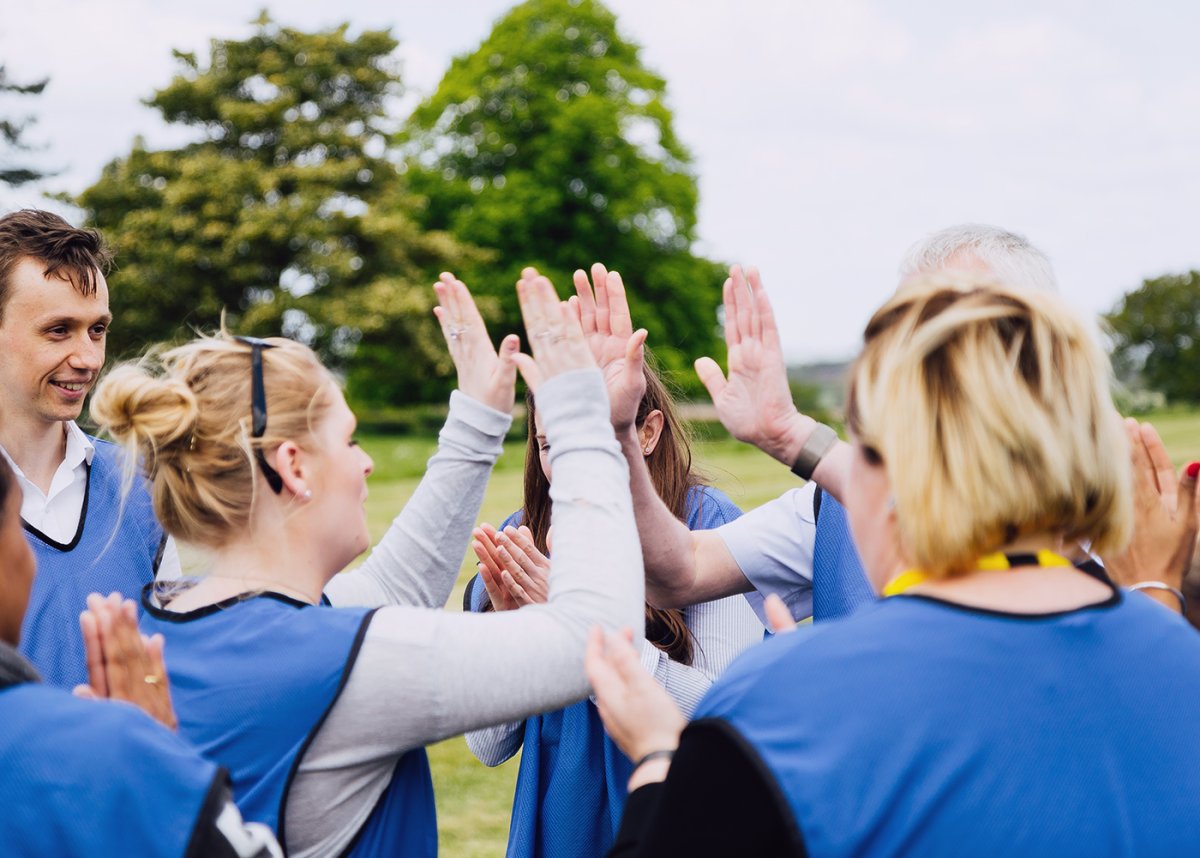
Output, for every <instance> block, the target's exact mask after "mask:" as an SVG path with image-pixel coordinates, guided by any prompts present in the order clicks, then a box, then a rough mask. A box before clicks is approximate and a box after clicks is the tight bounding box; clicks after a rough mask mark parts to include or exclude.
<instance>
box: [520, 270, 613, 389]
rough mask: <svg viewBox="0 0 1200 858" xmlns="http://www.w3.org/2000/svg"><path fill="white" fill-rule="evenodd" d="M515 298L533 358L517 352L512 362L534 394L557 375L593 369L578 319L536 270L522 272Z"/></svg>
mask: <svg viewBox="0 0 1200 858" xmlns="http://www.w3.org/2000/svg"><path fill="white" fill-rule="evenodd" d="M517 299H518V300H519V301H520V303H521V316H522V318H524V320H525V331H526V336H527V340H528V342H529V348H530V349H531V350H532V352H533V356H532V357H530V356H529V355H525V354H521V353H520V352H518V353H516V354H515V355H514V360H515V361H516V364H517V368H518V369H519V370H520V371H521V376H522V377H523V378H524V379H525V383H526V384H528V385H529V389H530V390H532V391H533V392H534V393H535V394H536V393H537V390H538V388H539V387H541V385H542V384H543V383H544V382H546V381H548V380H549V379H551V378H553V377H554V376H556V375H560V374H562V373H564V372H571V371H572V370H577V369H588V368H590V367H595V366H596V361H595V359H594V358H593V357H592V353H591V350H590V349H589V348H588V345H587V342H586V341H585V340H584V338H583V331H582V330H581V329H580V327H579V319H578V318H577V316H576V315H575V314H574V313H573V312H572V311H571V309H570V308H569V307H568V306H567V305H566V304H565V303H563V302H561V301H559V300H558V295H557V294H556V293H555V291H554V286H552V285H551V283H550V281H549V280H547V279H546V278H545V277H543V276H542V275H541V274H538V272H537V269H536V268H526V269H525V270H524V271H522V272H521V279H520V280H518V281H517Z"/></svg>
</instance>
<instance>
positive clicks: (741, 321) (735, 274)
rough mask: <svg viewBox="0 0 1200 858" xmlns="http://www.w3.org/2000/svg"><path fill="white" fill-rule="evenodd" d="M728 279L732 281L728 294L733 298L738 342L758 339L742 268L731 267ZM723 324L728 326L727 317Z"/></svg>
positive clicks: (752, 305)
mask: <svg viewBox="0 0 1200 858" xmlns="http://www.w3.org/2000/svg"><path fill="white" fill-rule="evenodd" d="M729 277H730V279H731V280H732V281H733V288H732V289H731V290H730V294H731V295H732V296H733V305H734V314H733V318H734V323H735V325H736V326H737V332H738V341H739V342H741V341H743V340H746V339H758V331H757V330H756V329H755V327H756V326H755V322H754V301H753V300H752V296H751V295H750V289H749V287H748V286H747V285H746V275H745V274H743V273H742V266H740V265H734V266H732V267H731V268H730V269H729ZM726 313H728V310H727V311H726ZM725 324H726V325H728V324H729V318H728V316H726V319H725Z"/></svg>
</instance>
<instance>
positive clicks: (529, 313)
mask: <svg viewBox="0 0 1200 858" xmlns="http://www.w3.org/2000/svg"><path fill="white" fill-rule="evenodd" d="M517 301H518V303H520V305H521V318H522V319H524V321H525V333H526V338H525V340H526V342H528V343H529V348H530V350H531V351H532V352H533V357H534V359H537V358H538V357H540V356H541V353H542V352H543V351H545V340H546V339H548V338H549V337H550V336H551V329H552V328H553V327H554V326H555V325H556V324H557V323H558V321H559V316H560V313H559V303H560V302H559V300H558V295H557V294H556V293H555V291H554V286H552V285H551V283H550V281H549V280H548V279H546V278H545V277H543V276H542V275H540V274H538V272H537V269H536V268H526V269H525V270H523V271H522V272H521V279H520V280H518V281H517Z"/></svg>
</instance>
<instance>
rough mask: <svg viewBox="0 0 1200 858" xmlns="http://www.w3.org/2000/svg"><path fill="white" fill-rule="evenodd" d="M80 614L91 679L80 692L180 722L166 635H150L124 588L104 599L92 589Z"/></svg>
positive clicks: (171, 726) (168, 724) (168, 723)
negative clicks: (165, 647) (165, 649)
mask: <svg viewBox="0 0 1200 858" xmlns="http://www.w3.org/2000/svg"><path fill="white" fill-rule="evenodd" d="M87 606H88V607H87V610H86V611H84V612H83V613H82V614H81V615H80V617H79V626H80V630H81V631H82V632H83V642H84V648H85V649H86V651H87V665H88V684H87V685H80V686H77V687H76V688H75V694H76V695H78V696H80V697H87V698H92V699H108V700H123V701H125V702H127V703H132V704H134V705H135V706H137V707H139V708H141V709H142V710H143V711H145V712H146V713H147V714H148V715H149V716H150V717H151V718H154V719H155V720H156V721H158V722H160V723H161V724H163V725H165V726H166V727H167V728H168V729H171V730H174V729H175V728H176V726H177V725H178V721H177V720H176V718H175V708H174V706H172V705H171V691H170V686H169V684H168V680H167V669H166V666H165V664H164V663H163V638H162V635H154V636H153V637H149V638H148V637H145V636H143V635H142V634H141V633H140V632H139V631H138V625H137V606H136V605H135V604H134V603H133V602H132V601H130V600H128V599H124V598H122V597H121V595H120V594H119V593H112V594H110V595H109V596H108V598H104V597H103V596H101V595H100V594H99V593H92V594H91V595H90V596H88V598H87Z"/></svg>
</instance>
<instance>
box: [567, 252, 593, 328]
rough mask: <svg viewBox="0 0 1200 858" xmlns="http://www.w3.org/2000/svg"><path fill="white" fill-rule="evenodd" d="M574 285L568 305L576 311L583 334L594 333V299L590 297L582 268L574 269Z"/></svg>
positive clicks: (590, 291)
mask: <svg viewBox="0 0 1200 858" xmlns="http://www.w3.org/2000/svg"><path fill="white" fill-rule="evenodd" d="M572 280H573V282H574V283H575V294H574V295H573V296H572V297H571V299H570V301H569V303H570V304H571V305H572V306H573V308H574V309H576V310H578V316H579V324H580V327H581V328H582V329H583V332H584V333H585V334H591V333H595V331H596V298H595V296H593V295H592V285H591V284H590V283H589V282H588V276H587V273H586V272H584V270H583V269H582V268H579V269H576V271H575V275H574V277H573V278H572Z"/></svg>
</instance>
